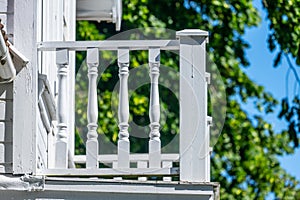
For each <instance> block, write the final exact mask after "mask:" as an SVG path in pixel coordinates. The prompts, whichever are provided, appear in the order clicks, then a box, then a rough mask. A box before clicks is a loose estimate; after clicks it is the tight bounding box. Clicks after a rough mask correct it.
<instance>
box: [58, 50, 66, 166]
mask: <svg viewBox="0 0 300 200" xmlns="http://www.w3.org/2000/svg"><path fill="white" fill-rule="evenodd" d="M68 53H69V52H68V50H66V49H63V50H58V51H57V52H56V64H57V67H58V71H57V76H58V99H57V115H58V120H57V121H58V124H57V129H58V132H57V139H56V155H55V167H56V168H61V169H66V168H67V167H68V125H67V119H68V112H66V111H67V110H68V99H67V93H68V82H67V80H68V75H69V74H68V71H69V69H68V64H69V57H68V56H69V55H68Z"/></svg>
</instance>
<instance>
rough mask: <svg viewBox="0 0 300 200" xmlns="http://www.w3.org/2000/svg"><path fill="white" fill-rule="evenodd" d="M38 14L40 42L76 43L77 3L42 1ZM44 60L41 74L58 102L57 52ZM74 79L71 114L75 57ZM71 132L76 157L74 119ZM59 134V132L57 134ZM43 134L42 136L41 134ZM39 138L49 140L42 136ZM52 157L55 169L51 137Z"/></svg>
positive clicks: (72, 0) (71, 98)
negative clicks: (45, 78) (44, 76)
mask: <svg viewBox="0 0 300 200" xmlns="http://www.w3.org/2000/svg"><path fill="white" fill-rule="evenodd" d="M38 4H39V8H38V13H39V14H40V16H41V17H38V18H37V22H38V23H39V24H40V25H41V30H42V31H41V33H40V38H39V41H75V31H76V30H75V29H76V1H75V0H39V1H38ZM39 56H40V61H41V63H39V72H40V73H41V74H45V75H47V78H48V81H49V84H50V87H51V92H52V94H53V95H54V96H55V99H56V100H57V94H58V91H57V89H58V86H57V67H56V63H55V60H56V55H55V52H43V53H42V54H40V55H39ZM69 59H70V61H69V63H70V66H71V67H70V76H69V80H68V81H67V82H68V84H69V85H68V97H67V98H68V102H69V104H68V105H69V107H68V108H66V109H69V111H68V112H69V113H72V112H74V107H75V104H74V101H75V99H74V84H75V53H71V54H70V57H69ZM69 116H70V117H69V119H68V127H72V128H70V129H69V130H68V135H69V145H68V146H69V150H70V152H71V154H73V155H74V129H73V127H74V115H69ZM54 131H55V130H54ZM40 134H42V132H40ZM39 137H46V136H45V135H39ZM48 140H49V141H50V142H48V152H51V153H50V154H49V155H48V156H49V157H48V161H49V163H48V164H49V167H50V168H51V167H54V161H55V158H54V155H55V148H54V147H55V137H53V136H52V135H48Z"/></svg>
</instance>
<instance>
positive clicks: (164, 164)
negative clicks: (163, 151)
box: [162, 161, 173, 182]
mask: <svg viewBox="0 0 300 200" xmlns="http://www.w3.org/2000/svg"><path fill="white" fill-rule="evenodd" d="M172 167H173V162H171V161H163V162H162V168H172ZM163 181H166V182H170V181H172V177H170V176H165V177H163Z"/></svg>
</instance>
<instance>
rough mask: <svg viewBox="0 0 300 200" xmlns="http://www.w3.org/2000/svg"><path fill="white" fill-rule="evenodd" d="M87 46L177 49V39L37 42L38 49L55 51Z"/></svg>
mask: <svg viewBox="0 0 300 200" xmlns="http://www.w3.org/2000/svg"><path fill="white" fill-rule="evenodd" d="M88 48H98V49H99V50H114V51H115V50H118V49H120V48H128V49H129V50H148V49H149V48H160V49H161V50H179V41H178V40H134V42H132V40H105V41H76V42H72V41H66V42H58V41H57V42H39V43H38V50H39V51H56V49H68V50H69V51H74V50H76V51H85V50H87V49H88Z"/></svg>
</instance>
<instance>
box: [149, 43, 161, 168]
mask: <svg viewBox="0 0 300 200" xmlns="http://www.w3.org/2000/svg"><path fill="white" fill-rule="evenodd" d="M149 66H150V74H149V75H150V79H151V89H150V106H149V117H150V129H151V130H150V134H149V137H150V140H149V167H150V168H160V167H161V142H160V132H159V128H160V124H159V119H160V104H159V90H158V78H159V66H160V50H159V49H158V48H153V49H152V48H151V49H149Z"/></svg>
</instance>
